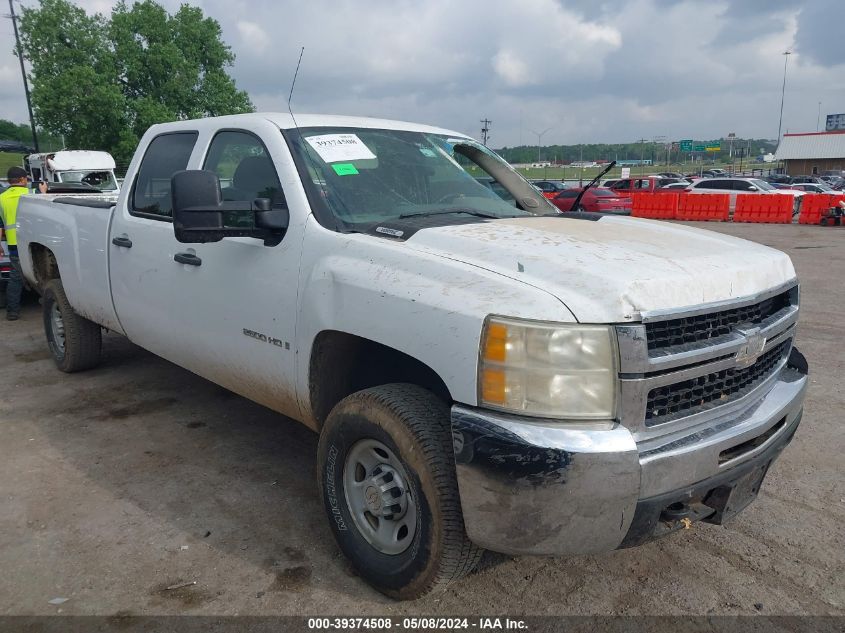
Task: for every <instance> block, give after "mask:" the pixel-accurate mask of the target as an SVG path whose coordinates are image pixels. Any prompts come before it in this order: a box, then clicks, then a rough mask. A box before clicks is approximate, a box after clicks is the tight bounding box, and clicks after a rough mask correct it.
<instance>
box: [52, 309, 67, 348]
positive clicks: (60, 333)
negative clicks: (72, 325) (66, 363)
mask: <svg viewBox="0 0 845 633" xmlns="http://www.w3.org/2000/svg"><path fill="white" fill-rule="evenodd" d="M50 333H51V334H52V335H53V345H55V346H56V350H57V351H58V352H59V354H60V355H64V353H65V322H64V320H63V319H62V313H61V311H60V310H59V306H58V304H56V303H54V304H53V307H52V308H51V309H50Z"/></svg>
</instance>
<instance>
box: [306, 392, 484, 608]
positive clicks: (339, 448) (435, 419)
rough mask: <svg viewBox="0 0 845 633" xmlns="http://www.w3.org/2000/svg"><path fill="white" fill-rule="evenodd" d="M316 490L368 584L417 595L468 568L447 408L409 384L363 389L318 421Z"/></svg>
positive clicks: (400, 595)
mask: <svg viewBox="0 0 845 633" xmlns="http://www.w3.org/2000/svg"><path fill="white" fill-rule="evenodd" d="M319 468H320V493H321V497H322V500H323V505H324V507H325V510H326V512H327V513H328V515H329V518H330V524H331V528H332V531H333V532H334V535H335V539H336V540H337V543H338V545H339V546H340V549H341V550H342V551H343V553H344V554H345V555H346V556H347V557H348V558H349V559H350V561H352V563H353V565H354V566H355V568H356V569H357V571H358V573H359V574H360V575H361V576H362V577H363V578H364V579H366V580H367V582H369V583H370V584H371V585H372V586H373V587H375V588H376V589H378V590H379V591H381V592H382V593H384V594H386V595H388V596H391V597H393V598H397V599H402V600H407V599H416V598H420V597H422V596H424V595H426V594H428V593H431V592H432V591H437V590H441V589H443V588H445V587H446V585H448V583H449V582H451V581H452V580H455V579H457V578H460V577H461V576H463V575H465V574H467V573H469V572H470V571H471V570H472V569H473V568H474V567H475V566H476V564H477V563H478V560H479V558H480V556H481V552H482V550H480V549H479V548H478V547H476V546H475V545H473V544H472V543H471V542H470V540H469V539H468V538H467V536H466V532H465V530H464V523H463V516H462V514H461V505H460V499H459V497H458V485H457V480H456V477H455V466H454V456H453V448H452V437H451V431H450V419H449V407H448V406H447V405H446V404H445V403H444V402H443V401H442V400H440V399H439V398H437V397H436V396H435V395H434V394H432V393H430V392H428V391H426V390H424V389H422V388H420V387H417V386H415V385H406V384H392V385H384V386H380V387H374V388H372V389H366V390H364V391H359V392H357V393H354V394H352V395H351V396H349V397H347V398H345V399H344V400H342V401H341V402H340V403H339V404H338V405H337V406H336V407H335V408H334V409H333V410H332V412H331V414H330V415H329V418H328V419H327V420H326V423H325V425H324V426H323V430H322V433H321V435H320V444H319Z"/></svg>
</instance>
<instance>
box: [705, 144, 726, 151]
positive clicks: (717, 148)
mask: <svg viewBox="0 0 845 633" xmlns="http://www.w3.org/2000/svg"><path fill="white" fill-rule="evenodd" d="M704 151H705V152H721V151H722V142H721V141H716V142H715V143H708V144H707V147H705V148H704Z"/></svg>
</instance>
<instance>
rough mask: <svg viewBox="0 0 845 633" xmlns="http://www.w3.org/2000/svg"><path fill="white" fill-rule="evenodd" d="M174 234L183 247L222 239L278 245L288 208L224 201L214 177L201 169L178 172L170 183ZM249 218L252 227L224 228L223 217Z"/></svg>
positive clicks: (262, 200)
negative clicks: (239, 216) (239, 214)
mask: <svg viewBox="0 0 845 633" xmlns="http://www.w3.org/2000/svg"><path fill="white" fill-rule="evenodd" d="M170 192H171V196H172V199H173V232H174V234H175V236H176V240H177V241H179V242H182V243H183V244H203V243H206V242H219V241H220V240H222V239H223V238H224V237H254V238H258V239H262V240H264V244H265V245H267V246H275V245H276V244H278V243H279V242H281V240H282V237H284V233H285V230H286V229H287V227H288V223H289V221H290V217H289V215H288V210H287V209H273V208H272V204H271V202H270V200H268V199H266V198H258V199H256V200H254V201H253V202H246V201H236V202H224V201H223V199H222V198H223V196H222V193H221V191H220V180H219V179H218V178H217V174H215V173H214V172H211V171H206V170H200V169H189V170H185V171H178V172H176V173H175V174H173V176H172V178H171V180H170ZM232 213H241V214H244V215H246V216H247V218H249V217H250V216H251V217H252V222H251V224H252V226H244V227H232V226H226V224H225V222H224V218H225V215H224V214H232Z"/></svg>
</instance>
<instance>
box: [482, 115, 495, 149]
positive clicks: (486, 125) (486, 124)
mask: <svg viewBox="0 0 845 633" xmlns="http://www.w3.org/2000/svg"><path fill="white" fill-rule="evenodd" d="M492 122H493V121H491V120H490V119H481V142H482V144H483V145H484V147H487V139H489V138H490V124H491V123H492Z"/></svg>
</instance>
